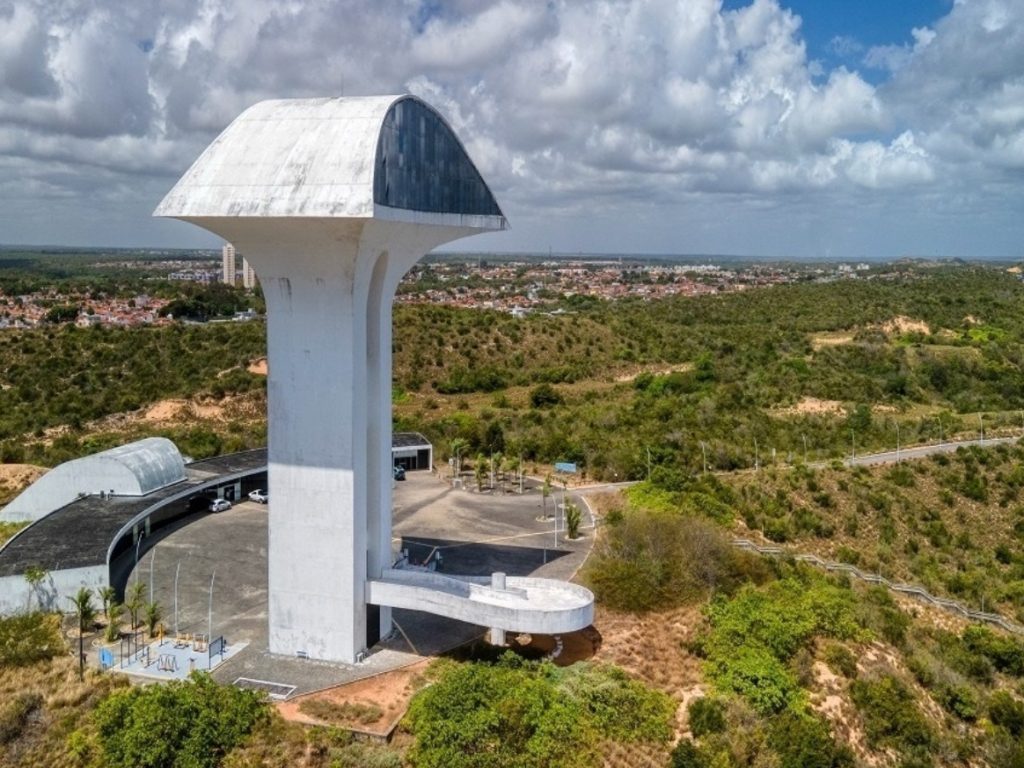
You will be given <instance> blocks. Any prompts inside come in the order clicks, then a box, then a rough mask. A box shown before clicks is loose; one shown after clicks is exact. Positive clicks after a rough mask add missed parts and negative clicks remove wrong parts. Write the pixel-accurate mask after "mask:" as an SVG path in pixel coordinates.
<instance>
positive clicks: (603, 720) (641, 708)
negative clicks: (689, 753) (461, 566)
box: [405, 653, 675, 768]
mask: <svg viewBox="0 0 1024 768" xmlns="http://www.w3.org/2000/svg"><path fill="white" fill-rule="evenodd" d="M436 675H437V678H436V680H435V682H434V684H433V685H430V686H429V687H427V688H425V689H424V690H423V691H421V692H420V693H419V694H417V695H416V697H415V698H414V699H413V701H412V703H411V704H410V706H409V713H408V715H407V716H406V719H405V724H406V727H407V728H408V729H409V731H410V732H411V733H412V735H413V736H414V738H415V742H414V743H413V745H412V747H411V748H410V750H409V752H408V759H409V761H410V763H411V764H412V765H414V766H417V768H492V767H493V768H504V766H515V767H516V768H532V767H533V766H537V768H540V767H541V766H565V767H567V768H568V767H571V766H580V767H582V766H590V765H593V764H594V763H595V761H596V760H597V759H598V754H597V747H596V744H597V742H598V741H599V740H601V739H609V740H613V741H656V742H664V741H667V740H668V738H669V736H670V735H671V725H670V723H671V718H672V715H673V713H674V711H675V704H674V702H672V700H671V699H669V698H668V697H667V696H665V695H664V694H662V693H659V692H656V691H650V690H648V689H646V688H644V686H642V685H641V684H639V683H637V682H635V681H632V680H630V679H629V678H627V677H626V676H625V674H624V673H622V672H621V671H619V670H616V669H614V668H609V667H600V666H595V665H589V664H583V665H575V666H573V667H569V668H565V669H559V668H556V667H554V666H553V665H551V664H546V663H540V664H538V663H534V662H527V661H524V660H523V659H520V658H519V657H517V656H515V655H514V654H511V653H506V654H504V655H503V656H502V657H501V658H500V659H499V660H498V662H497V663H495V664H486V663H466V664H455V663H446V664H443V665H440V669H439V671H437V673H436Z"/></svg>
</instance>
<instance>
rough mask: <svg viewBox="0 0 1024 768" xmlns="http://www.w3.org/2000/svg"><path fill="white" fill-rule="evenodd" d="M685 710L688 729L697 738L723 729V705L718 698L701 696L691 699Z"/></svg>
mask: <svg viewBox="0 0 1024 768" xmlns="http://www.w3.org/2000/svg"><path fill="white" fill-rule="evenodd" d="M686 711H687V714H688V716H689V721H690V731H692V732H693V735H694V736H696V737H697V738H698V739H699V738H700V737H701V736H706V735H707V734H709V733H721V732H722V731H724V730H725V705H724V704H723V703H722V702H721V701H719V700H718V699H710V698H707V697H704V696H702V697H701V698H699V699H694V700H693V701H691V702H690V706H689V707H687V710H686Z"/></svg>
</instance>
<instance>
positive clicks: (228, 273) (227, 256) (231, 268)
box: [220, 243, 235, 285]
mask: <svg viewBox="0 0 1024 768" xmlns="http://www.w3.org/2000/svg"><path fill="white" fill-rule="evenodd" d="M220 257H221V259H220V266H221V273H220V274H221V276H220V281H221V282H222V283H226V284H227V285H234V284H235V246H233V245H232V244H231V243H224V247H223V248H221V252H220Z"/></svg>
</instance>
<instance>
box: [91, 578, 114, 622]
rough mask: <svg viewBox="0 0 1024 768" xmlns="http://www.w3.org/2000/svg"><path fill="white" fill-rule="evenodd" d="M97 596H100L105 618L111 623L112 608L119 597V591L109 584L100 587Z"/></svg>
mask: <svg viewBox="0 0 1024 768" xmlns="http://www.w3.org/2000/svg"><path fill="white" fill-rule="evenodd" d="M96 594H97V595H99V597H100V603H101V604H102V605H103V618H105V619H106V620H107V621H108V622H109V621H110V607H111V606H112V605H113V604H114V598H115V597H117V590H116V589H114V588H113V587H112V586H110V585H109V584H108V585H107V586H105V587H99V588H98V589H97V590H96Z"/></svg>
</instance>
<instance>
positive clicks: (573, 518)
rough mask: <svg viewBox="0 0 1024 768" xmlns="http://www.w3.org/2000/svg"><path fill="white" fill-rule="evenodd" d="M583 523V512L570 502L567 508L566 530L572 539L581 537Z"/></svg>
mask: <svg viewBox="0 0 1024 768" xmlns="http://www.w3.org/2000/svg"><path fill="white" fill-rule="evenodd" d="M581 522H583V512H582V511H580V508H579V507H577V506H576V505H575V504H573V503H572V502H569V504H567V505H566V507H565V530H566V533H567V534H568V536H569V538H570V539H575V538H578V537H579V535H580V523H581Z"/></svg>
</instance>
